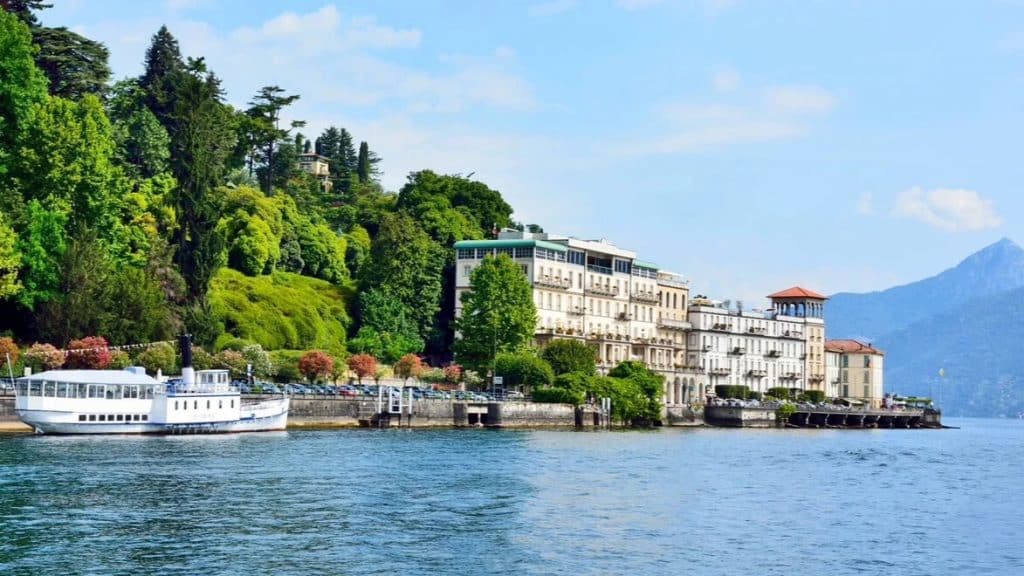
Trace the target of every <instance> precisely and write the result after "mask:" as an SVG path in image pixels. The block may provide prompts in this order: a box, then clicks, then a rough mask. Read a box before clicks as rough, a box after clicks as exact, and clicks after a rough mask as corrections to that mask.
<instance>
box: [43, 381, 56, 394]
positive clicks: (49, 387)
mask: <svg viewBox="0 0 1024 576" xmlns="http://www.w3.org/2000/svg"><path fill="white" fill-rule="evenodd" d="M56 395H57V383H56V382H50V381H49V380H44V381H43V396H45V397H46V398H53V397H54V396H56Z"/></svg>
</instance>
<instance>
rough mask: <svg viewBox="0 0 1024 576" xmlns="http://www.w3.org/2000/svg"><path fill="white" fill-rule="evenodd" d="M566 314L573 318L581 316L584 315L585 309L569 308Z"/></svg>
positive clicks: (579, 307) (578, 307)
mask: <svg viewBox="0 0 1024 576" xmlns="http://www.w3.org/2000/svg"><path fill="white" fill-rule="evenodd" d="M567 312H568V313H569V314H571V315H573V316H583V315H584V314H585V313H586V308H584V307H583V306H570V307H569V309H568V310H567Z"/></svg>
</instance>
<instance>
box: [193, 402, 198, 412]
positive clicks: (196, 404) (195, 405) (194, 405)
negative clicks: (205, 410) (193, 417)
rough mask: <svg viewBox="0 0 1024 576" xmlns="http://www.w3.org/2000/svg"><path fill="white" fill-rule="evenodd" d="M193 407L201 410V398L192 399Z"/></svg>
mask: <svg viewBox="0 0 1024 576" xmlns="http://www.w3.org/2000/svg"><path fill="white" fill-rule="evenodd" d="M192 409H193V410H199V400H193V401H192Z"/></svg>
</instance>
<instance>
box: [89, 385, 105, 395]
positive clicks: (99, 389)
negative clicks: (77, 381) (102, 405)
mask: <svg viewBox="0 0 1024 576" xmlns="http://www.w3.org/2000/svg"><path fill="white" fill-rule="evenodd" d="M89 398H103V386H102V385H100V384H89Z"/></svg>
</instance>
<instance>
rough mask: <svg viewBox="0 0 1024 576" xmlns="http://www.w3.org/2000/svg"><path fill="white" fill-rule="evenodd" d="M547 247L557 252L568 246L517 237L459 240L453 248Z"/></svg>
mask: <svg viewBox="0 0 1024 576" xmlns="http://www.w3.org/2000/svg"><path fill="white" fill-rule="evenodd" d="M534 246H536V247H537V248H547V249H548V250H556V251H558V252H566V251H567V250H568V248H566V247H565V246H562V245H561V244H555V243H554V242H545V241H544V240H521V239H519V238H507V239H504V240H461V241H459V242H456V243H455V248H456V249H458V248H483V249H485V250H490V249H492V248H528V247H534Z"/></svg>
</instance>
